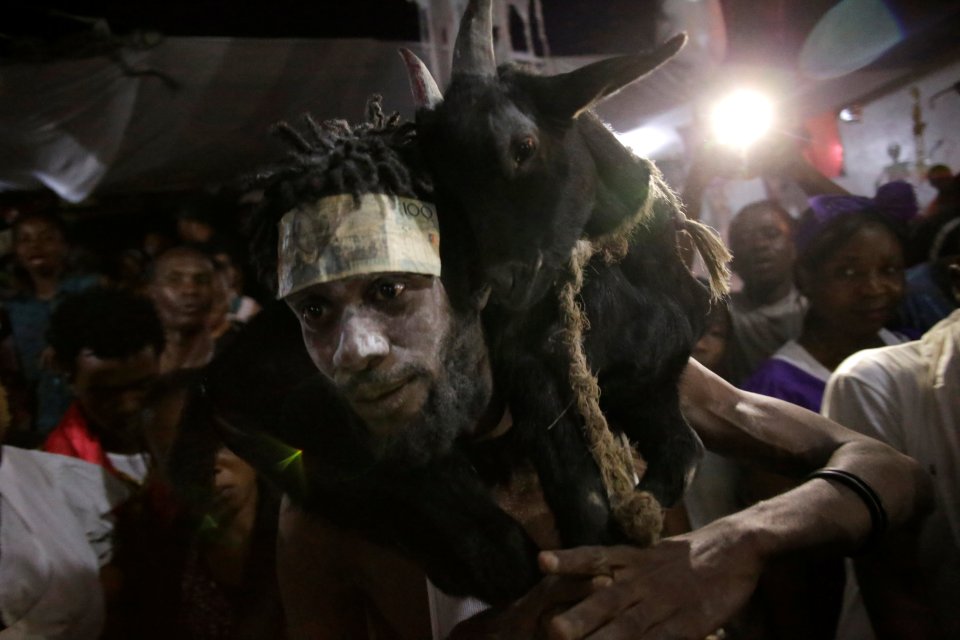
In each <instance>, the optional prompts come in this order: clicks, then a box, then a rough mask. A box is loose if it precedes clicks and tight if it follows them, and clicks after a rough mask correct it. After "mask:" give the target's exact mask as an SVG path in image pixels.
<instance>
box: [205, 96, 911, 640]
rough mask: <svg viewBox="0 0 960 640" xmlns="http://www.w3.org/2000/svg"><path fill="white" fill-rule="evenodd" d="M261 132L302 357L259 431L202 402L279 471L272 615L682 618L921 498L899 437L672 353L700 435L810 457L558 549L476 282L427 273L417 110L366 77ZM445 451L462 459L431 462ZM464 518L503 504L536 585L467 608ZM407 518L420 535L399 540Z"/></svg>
mask: <svg viewBox="0 0 960 640" xmlns="http://www.w3.org/2000/svg"><path fill="white" fill-rule="evenodd" d="M278 131H279V132H280V133H281V134H282V135H283V136H284V137H286V138H287V139H288V140H290V141H291V142H292V143H293V146H294V151H293V153H292V154H291V155H290V156H289V157H288V158H287V159H286V160H284V161H282V162H280V163H278V164H274V165H271V166H270V167H267V168H266V169H264V170H263V171H261V172H259V173H258V174H257V175H256V176H255V178H254V180H253V181H252V182H251V184H250V185H249V186H251V187H257V188H261V189H263V190H264V198H263V200H262V202H261V204H260V205H259V207H258V209H257V210H256V211H255V212H254V213H253V215H252V217H251V220H250V225H249V230H250V235H251V238H252V250H251V256H252V257H253V258H254V260H255V262H256V264H257V266H258V269H259V270H260V272H261V274H262V275H263V276H265V279H266V280H268V282H269V283H270V284H272V285H273V287H274V289H275V290H276V293H277V296H278V297H279V298H281V299H283V300H285V301H286V302H287V304H288V305H289V307H290V308H291V309H292V311H293V312H294V314H295V316H296V317H297V319H298V321H299V325H300V330H301V333H302V338H303V343H304V345H305V347H306V351H307V353H308V354H309V356H310V359H311V360H312V362H313V364H314V365H315V366H316V367H317V369H318V370H319V372H320V375H319V376H317V377H316V378H313V379H310V380H308V381H307V382H306V383H305V386H304V387H302V388H301V389H300V390H299V391H297V392H295V393H293V394H292V395H291V396H290V397H289V398H287V401H286V405H287V409H286V413H285V417H284V418H283V419H281V420H276V421H273V427H272V429H270V433H269V435H270V437H269V438H263V439H259V440H257V439H254V440H251V439H250V438H249V437H248V436H249V435H250V432H251V431H256V428H252V429H251V428H250V425H249V424H248V425H246V426H243V425H241V424H240V423H241V422H242V416H227V417H225V419H224V422H225V423H227V422H229V423H231V425H230V426H231V427H232V428H234V430H235V431H237V432H235V433H234V434H233V436H232V440H231V438H228V440H231V441H230V442H228V444H229V446H230V447H231V449H233V450H235V451H237V452H238V453H240V454H241V455H243V456H245V457H247V458H248V459H250V460H251V461H252V462H254V463H255V465H256V466H257V467H258V469H260V470H261V471H262V472H263V473H265V474H266V475H268V476H270V477H273V478H275V479H277V480H278V481H279V482H280V484H281V486H283V487H284V490H285V491H286V493H287V497H286V498H285V501H284V504H283V506H282V507H281V515H280V524H279V541H278V575H279V581H280V588H281V593H282V597H283V600H284V606H285V610H286V615H287V621H288V631H289V634H290V637H293V638H424V637H434V638H448V637H449V638H510V639H515V638H534V637H551V638H564V639H569V638H584V637H588V636H590V637H604V638H657V637H667V636H669V637H682V638H703V637H706V636H707V635H708V634H710V633H712V632H713V631H714V630H716V629H717V628H719V627H721V626H722V625H724V624H726V623H727V622H728V620H730V618H731V617H732V616H733V615H734V614H735V613H736V612H737V610H738V609H739V608H740V607H741V606H742V605H743V604H744V603H745V602H746V601H747V599H748V598H749V596H750V593H751V592H752V590H753V588H754V586H755V584H756V580H757V576H758V575H759V573H760V571H761V569H762V568H763V566H764V565H765V563H766V562H767V561H768V560H770V559H771V558H774V557H777V556H779V555H782V554H784V553H788V552H790V551H793V550H797V549H805V548H810V547H814V546H833V547H835V548H838V549H842V550H844V551H846V552H853V551H855V550H857V549H858V548H860V547H861V546H862V545H864V544H869V543H870V542H871V541H872V540H873V539H874V538H875V537H876V536H879V535H882V533H883V531H884V529H885V528H886V527H887V526H888V525H889V526H891V527H892V526H899V525H902V524H904V523H906V522H909V521H911V520H913V519H915V518H916V517H918V516H919V514H921V513H922V512H923V511H924V510H925V509H926V508H928V506H929V501H930V487H929V484H928V481H927V480H926V479H925V477H924V474H923V473H922V472H921V470H920V469H919V468H918V467H917V466H916V464H915V463H914V462H912V461H911V460H909V459H908V458H906V457H904V456H901V455H899V454H897V453H896V452H894V451H893V450H892V449H890V448H889V447H887V446H885V445H882V444H880V443H878V442H876V441H873V440H870V439H868V438H865V437H862V436H859V435H857V434H855V433H853V432H850V431H847V430H845V429H843V428H842V427H840V426H838V425H836V424H835V423H833V422H830V421H828V420H826V419H824V418H821V417H819V416H816V415H815V414H812V413H810V412H807V411H804V410H802V409H799V408H797V407H792V406H788V405H786V404H785V403H783V402H780V401H777V400H774V399H770V398H763V397H760V396H756V395H752V394H748V393H745V392H742V391H739V390H737V389H735V388H734V387H732V386H730V385H729V384H727V383H726V382H724V381H723V380H721V379H720V378H718V377H716V376H715V375H713V374H711V373H710V372H708V371H707V370H706V369H705V368H703V367H702V366H700V365H698V364H697V363H696V362H693V361H691V362H690V364H689V365H688V367H687V370H686V372H685V374H684V376H683V378H682V381H681V385H680V397H681V403H682V409H683V411H684V413H685V415H686V417H687V419H688V420H689V421H690V423H691V425H692V426H693V427H694V428H695V429H696V431H697V433H698V434H699V436H700V437H701V438H702V439H703V441H704V442H705V444H706V445H707V446H708V447H710V448H711V449H713V450H715V451H717V452H719V453H722V454H725V455H733V456H740V457H750V458H751V459H755V460H766V461H767V463H768V465H769V466H770V467H772V468H774V469H776V470H779V471H782V472H786V473H791V474H793V475H797V476H799V477H803V476H804V475H808V474H812V475H813V477H812V478H811V480H810V481H807V482H804V483H802V484H800V485H799V486H798V487H797V488H795V489H793V490H792V491H790V492H788V493H786V494H783V495H781V496H777V497H776V498H773V499H771V500H769V501H767V502H764V503H761V504H758V505H755V506H753V507H751V508H749V509H747V510H745V511H742V512H739V513H736V514H732V515H730V516H727V517H725V518H720V519H718V520H716V521H714V522H712V523H711V524H709V525H708V526H706V527H703V528H701V529H698V530H696V531H693V532H690V533H686V534H683V535H681V536H677V537H673V538H667V539H664V540H662V541H661V542H660V543H659V544H657V545H655V546H652V547H649V548H644V549H641V548H638V547H633V546H629V545H619V546H609V547H599V546H593V547H575V548H569V549H559V541H558V538H557V531H556V527H555V523H554V520H553V514H552V513H551V512H550V510H549V509H548V508H547V505H546V503H545V501H544V498H543V495H542V491H541V487H540V485H539V481H538V478H537V476H536V474H535V473H533V472H532V469H531V467H530V465H529V463H527V462H525V461H524V460H523V459H522V458H518V457H517V456H516V455H512V452H515V451H516V450H517V447H516V446H511V438H514V437H516V434H515V430H513V429H512V422H511V418H510V412H509V408H508V407H506V406H504V404H503V401H502V400H501V399H500V398H499V397H498V396H497V394H496V393H495V392H494V388H495V387H494V384H493V382H494V381H493V380H492V373H491V365H490V358H489V355H488V352H487V349H486V346H485V344H484V331H483V326H482V322H481V314H480V311H481V310H482V308H483V304H484V302H485V301H484V300H483V299H482V298H481V299H476V298H472V297H471V296H469V295H465V293H464V291H463V290H459V289H458V288H457V286H458V281H457V279H456V276H457V274H456V273H453V274H448V273H446V272H445V273H444V274H443V278H441V277H440V267H441V261H440V252H439V243H440V241H441V238H440V237H439V231H438V229H439V227H438V226H437V224H436V218H437V216H438V215H440V216H442V215H443V211H442V210H439V211H438V210H437V207H436V206H435V205H434V203H433V202H432V195H433V194H432V185H431V178H430V176H428V175H427V174H426V172H425V171H424V169H423V166H424V165H423V163H422V162H421V161H420V157H419V151H418V147H417V138H416V130H415V128H414V127H413V126H412V125H410V124H407V123H403V122H401V121H400V120H399V118H398V117H397V116H389V117H388V116H386V115H385V114H384V113H383V111H382V106H381V104H380V102H379V100H374V101H372V102H371V103H370V105H369V107H368V121H367V122H365V123H363V124H360V125H357V126H350V125H349V124H347V123H346V122H343V121H332V122H325V123H317V122H315V121H313V120H312V119H310V118H307V124H306V131H305V132H300V131H298V130H296V129H295V128H294V127H291V126H290V125H280V127H279V128H278ZM264 368H265V370H268V371H275V370H276V368H275V367H264ZM271 383H276V380H271ZM210 387H211V388H212V387H213V385H210ZM238 426H239V427H240V428H239V429H237V427H238ZM251 442H253V443H255V444H251ZM464 460H465V461H466V462H467V463H469V466H470V468H472V469H473V470H474V471H473V473H471V474H468V475H467V476H466V477H464V476H463V475H455V474H453V475H452V474H451V472H450V469H451V464H453V463H454V462H461V463H462V462H464ZM451 461H452V462H451ZM454 466H456V465H454ZM823 467H829V468H828V469H824V468H823ZM457 468H458V469H459V468H460V467H457ZM477 487H479V488H480V489H482V490H483V491H485V492H487V494H489V496H490V497H491V500H490V502H491V503H492V504H493V508H492V509H491V508H489V505H487V504H486V503H483V502H482V501H476V500H474V497H475V492H474V490H475V489H476V488H477ZM347 489H351V490H352V491H353V493H350V494H345V493H343V492H344V491H346V490H347ZM481 511H482V512H481ZM481 524H483V525H485V526H486V527H487V530H486V531H485V533H487V534H490V535H493V534H496V533H498V532H499V533H503V534H504V535H507V536H509V535H512V534H513V533H514V532H515V530H514V529H513V528H512V527H514V526H519V527H521V528H522V533H523V535H524V536H525V537H528V538H529V540H531V541H532V544H533V546H534V549H533V551H534V553H533V557H534V558H535V565H534V570H535V571H536V578H537V579H536V582H535V586H533V588H532V589H529V590H528V591H527V592H526V593H524V594H523V595H521V596H520V597H518V598H515V599H513V600H511V601H508V602H495V603H492V604H493V606H492V607H489V608H487V605H486V604H484V603H481V602H478V601H477V600H471V599H464V598H459V597H451V596H450V595H448V594H447V593H444V585H445V584H452V583H454V582H455V581H456V579H457V578H458V577H459V576H457V575H455V573H456V571H457V568H458V567H462V566H463V565H461V564H458V562H459V560H458V558H459V557H460V556H459V555H458V554H461V553H462V552H463V551H464V548H463V547H462V545H463V544H465V543H464V540H465V539H468V540H467V542H468V543H470V540H469V536H470V534H471V532H472V531H473V530H472V529H471V527H473V528H479V527H480V525H481ZM491 532H492V533H491ZM425 536H429V537H430V541H431V544H434V541H436V544H435V546H434V547H432V548H430V549H426V550H423V549H421V548H419V547H417V546H416V545H408V544H405V543H401V542H398V540H413V541H414V542H416V541H417V540H418V537H421V538H422V537H425ZM508 542H509V541H508ZM490 548H491V549H492V551H490V552H489V553H488V547H485V546H484V547H481V548H480V550H479V553H477V554H476V555H475V556H474V558H473V560H474V566H475V567H476V569H477V571H478V572H486V573H488V574H494V575H495V574H498V573H499V572H501V571H504V570H507V569H512V567H504V566H503V564H501V562H500V561H501V558H500V557H498V556H497V554H496V553H495V552H496V551H497V547H490ZM537 549H540V550H543V551H540V552H539V553H537ZM468 550H473V551H476V549H472V548H471V549H468ZM425 574H427V575H429V576H430V580H429V581H428V580H426V579H425Z"/></svg>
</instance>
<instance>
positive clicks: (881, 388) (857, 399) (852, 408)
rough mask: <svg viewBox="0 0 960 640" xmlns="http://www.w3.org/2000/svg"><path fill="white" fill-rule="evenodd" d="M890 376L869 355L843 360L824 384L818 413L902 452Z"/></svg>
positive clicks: (898, 410) (902, 440) (878, 362)
mask: <svg viewBox="0 0 960 640" xmlns="http://www.w3.org/2000/svg"><path fill="white" fill-rule="evenodd" d="M897 397H898V395H897V393H896V389H895V388H894V386H893V384H892V381H891V379H890V376H889V375H888V374H887V372H886V370H885V369H884V367H883V366H882V364H881V362H880V361H878V360H874V359H871V354H870V353H869V352H861V353H860V354H857V355H855V356H852V357H851V358H848V359H847V360H846V361H844V362H843V363H842V364H841V365H840V366H839V367H838V368H837V370H836V371H834V373H833V375H831V376H830V380H829V382H827V390H826V393H825V394H824V397H823V407H822V409H821V413H823V415H825V416H826V417H828V418H830V419H831V420H833V421H835V422H839V423H840V424H842V425H843V426H845V427H847V428H848V429H852V430H854V431H857V432H859V433H862V434H864V435H867V436H870V437H871V438H876V439H877V440H882V441H883V442H886V443H887V444H889V445H890V446H892V447H893V448H895V449H897V450H899V451H904V447H905V446H906V443H905V442H904V438H903V427H902V425H903V421H902V420H901V411H900V406H899V404H898V402H897Z"/></svg>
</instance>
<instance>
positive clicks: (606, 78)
mask: <svg viewBox="0 0 960 640" xmlns="http://www.w3.org/2000/svg"><path fill="white" fill-rule="evenodd" d="M686 42H687V35H686V34H685V33H680V34H677V35H675V36H674V37H672V38H670V40H668V41H667V42H666V43H664V44H663V45H661V46H660V47H658V48H657V49H655V50H654V51H652V52H650V53H639V54H633V55H628V56H618V57H616V58H607V59H606V60H600V61H599V62H594V63H593V64H589V65H587V66H585V67H581V68H579V69H577V70H575V71H571V72H569V73H563V74H560V75H556V76H550V77H544V78H537V80H538V82H537V83H536V86H537V89H538V91H537V96H536V98H537V100H538V102H539V106H540V107H541V108H542V109H543V110H544V111H545V112H546V113H549V114H551V115H554V116H557V117H561V118H575V117H577V116H578V115H579V114H580V113H581V112H582V111H584V110H586V109H589V108H590V107H592V106H593V105H595V104H596V103H598V102H600V101H601V100H603V99H604V98H607V97H609V96H611V95H613V94H614V93H616V92H617V91H619V90H620V89H622V88H624V87H625V86H627V85H628V84H630V83H631V82H633V81H635V80H639V79H640V78H642V77H643V76H645V75H647V74H649V73H650V72H651V71H653V70H654V69H656V68H657V67H659V66H660V65H662V64H663V63H664V62H666V61H667V60H669V59H670V58H672V57H673V56H674V55H676V54H677V52H678V51H680V49H681V48H682V47H683V45H684V44H686Z"/></svg>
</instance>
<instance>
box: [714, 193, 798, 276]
mask: <svg viewBox="0 0 960 640" xmlns="http://www.w3.org/2000/svg"><path fill="white" fill-rule="evenodd" d="M787 215H788V214H786V213H785V212H783V211H780V210H778V209H775V208H772V207H758V208H753V209H747V210H744V211H743V212H742V213H740V215H738V216H737V217H736V218H735V219H734V220H733V223H732V224H731V225H730V250H731V251H732V252H733V262H732V265H731V266H732V267H733V270H734V271H735V272H736V273H737V275H738V276H740V279H741V280H743V283H744V286H745V288H746V289H747V290H748V291H749V290H750V289H755V288H756V289H768V288H771V287H777V286H784V285H786V286H789V283H790V282H792V280H793V262H794V258H795V251H794V247H793V236H792V233H791V229H790V224H789V222H788V219H787Z"/></svg>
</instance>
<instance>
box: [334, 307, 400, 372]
mask: <svg viewBox="0 0 960 640" xmlns="http://www.w3.org/2000/svg"><path fill="white" fill-rule="evenodd" d="M388 353H390V341H389V340H388V339H387V337H386V335H384V333H383V328H382V327H381V326H380V324H379V323H378V322H377V321H376V320H375V319H374V318H371V317H370V316H367V315H365V314H361V313H348V314H346V315H345V316H344V318H343V320H342V321H341V324H340V334H339V336H338V342H337V349H336V351H335V352H334V354H333V366H334V369H335V370H337V371H339V372H342V373H353V372H357V371H363V370H364V369H367V368H369V367H370V366H371V365H373V364H375V363H376V362H377V361H379V360H380V359H381V358H383V357H385V356H386V355H387V354H388Z"/></svg>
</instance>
